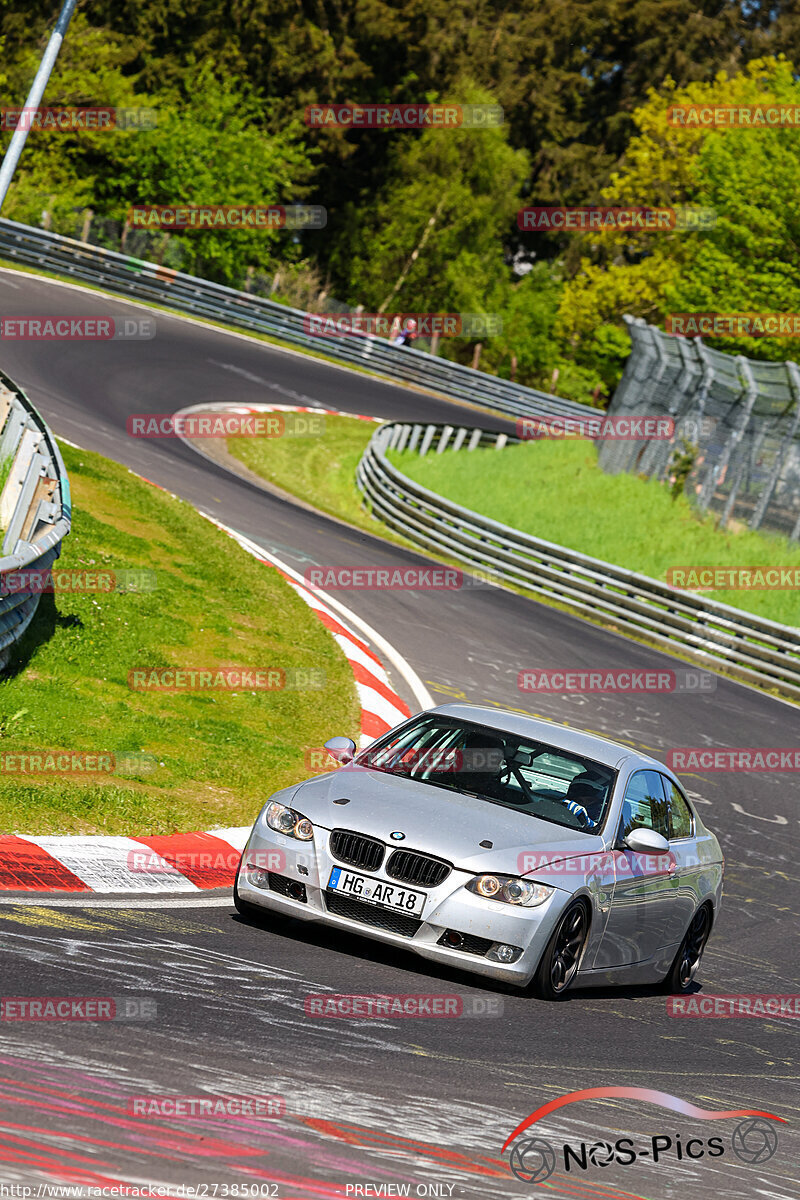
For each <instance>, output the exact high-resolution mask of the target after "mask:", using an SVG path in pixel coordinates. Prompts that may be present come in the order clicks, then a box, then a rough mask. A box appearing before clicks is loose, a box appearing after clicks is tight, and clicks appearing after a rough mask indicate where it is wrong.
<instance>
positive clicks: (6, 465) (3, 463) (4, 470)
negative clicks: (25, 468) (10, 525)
mask: <svg viewBox="0 0 800 1200" xmlns="http://www.w3.org/2000/svg"><path fill="white" fill-rule="evenodd" d="M13 465H14V459H13V458H12V456H11V455H9V456H8V457H7V458H4V459H0V495H2V494H3V488H4V487H5V486H6V480H7V479H8V477H9V475H10V474H11V468H12V466H13ZM4 533H5V529H4V528H3V527H2V525H0V534H4Z"/></svg>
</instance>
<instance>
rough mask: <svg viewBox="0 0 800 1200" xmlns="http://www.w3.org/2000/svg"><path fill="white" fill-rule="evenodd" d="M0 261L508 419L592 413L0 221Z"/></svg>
mask: <svg viewBox="0 0 800 1200" xmlns="http://www.w3.org/2000/svg"><path fill="white" fill-rule="evenodd" d="M0 257H2V258H5V259H10V260H12V261H14V262H20V263H24V264H26V265H27V266H34V267H40V268H41V269H42V270H46V271H54V272H56V273H57V274H59V275H66V276H68V277H69V278H71V279H75V280H77V281H79V282H81V283H87V284H90V285H92V286H93V287H102V288H103V289H105V290H106V291H109V292H114V293H117V294H119V295H122V296H127V297H129V298H132V299H136V300H144V301H147V302H149V303H153V304H162V305H164V306H165V307H168V308H173V309H176V310H177V311H178V312H182V313H188V314H190V315H191V316H196V317H202V318H205V319H208V320H212V321H220V322H224V323H225V324H228V325H233V326H235V327H236V328H238V329H247V330H250V331H251V332H254V333H263V334H268V335H269V336H270V337H276V338H280V339H281V340H282V341H284V342H288V343H289V344H290V345H293V346H300V347H303V348H304V349H306V350H315V351H316V352H317V353H319V354H325V355H326V356H327V357H328V358H333V359H335V360H336V361H338V362H344V363H348V364H349V365H351V366H360V367H365V368H367V369H368V370H371V371H375V372H376V373H377V374H379V375H384V376H387V377H388V378H390V379H396V380H399V381H401V382H403V383H411V384H416V385H417V386H418V387H423V388H426V389H428V390H429V391H433V392H438V393H440V394H442V395H444V396H449V397H454V398H455V399H458V400H464V401H467V402H469V403H470V404H476V405H479V406H480V407H482V408H488V409H493V410H496V411H497V412H500V413H505V414H508V415H510V416H512V417H514V416H553V415H562V416H585V415H586V413H587V411H588V412H594V411H595V410H594V409H591V408H589V406H588V405H585V404H578V403H576V402H575V401H573V400H564V399H562V398H561V397H559V396H550V395H548V394H547V393H546V392H540V391H537V390H536V389H535V388H527V387H521V386H520V385H518V384H514V383H511V382H510V381H509V380H507V379H499V378H497V376H495V375H486V374H484V373H482V372H481V371H476V370H473V369H472V367H465V366H462V365H461V364H460V363H454V362H448V361H447V360H446V359H442V358H437V357H436V356H435V355H433V354H428V353H426V352H425V351H423V350H413V349H412V348H411V347H410V346H394V345H392V344H391V343H390V342H389V341H387V340H386V339H384V338H375V337H369V336H366V335H349V336H344V337H341V336H330V335H324V336H323V335H317V334H312V333H309V332H308V330H307V328H306V324H307V321H308V318H309V317H310V316H311V315H312V314H309V313H305V312H302V311H301V310H300V309H297V308H289V307H288V306H287V305H284V304H278V303H277V302H276V301H274V300H267V299H265V298H264V297H262V296H251V295H248V294H247V293H246V292H237V291H235V290H234V289H233V288H229V287H224V286H223V285H222V284H219V283H211V282H209V281H208V280H206V279H198V278H196V277H195V276H194V275H185V274H184V273H183V272H181V271H173V270H172V269H171V268H168V267H160V266H159V265H158V264H157V263H150V262H145V261H144V260H143V259H138V258H131V257H130V256H126V255H125V254H120V253H118V252H117V251H116V250H107V249H105V248H104V247H102V246H92V245H89V244H88V243H86V242H79V241H76V240H75V239H74V238H67V237H62V236H61V235H60V234H57V233H51V232H49V231H48V230H45V229H36V228H35V227H34V226H31V225H20V224H18V223H17V222H16V221H8V220H0Z"/></svg>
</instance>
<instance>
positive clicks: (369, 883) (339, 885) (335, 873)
mask: <svg viewBox="0 0 800 1200" xmlns="http://www.w3.org/2000/svg"><path fill="white" fill-rule="evenodd" d="M328 888H329V889H330V891H332V892H340V893H342V894H344V895H346V896H355V897H356V899H358V900H366V901H367V903H368V904H377V905H378V906H379V907H380V908H391V909H393V910H394V911H396V912H404V913H407V914H408V915H409V916H410V917H418V916H420V915H421V913H422V910H423V908H424V907H425V893H424V892H411V891H409V889H408V888H404V887H398V885H397V884H396V883H385V882H384V881H383V880H382V879H373V878H372V877H371V876H370V875H357V874H356V873H355V871H348V870H346V868H344V867H334V868H333V870H332V871H331V877H330V879H329V880H328Z"/></svg>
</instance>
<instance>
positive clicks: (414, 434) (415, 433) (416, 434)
mask: <svg viewBox="0 0 800 1200" xmlns="http://www.w3.org/2000/svg"><path fill="white" fill-rule="evenodd" d="M422 428H423V427H422V425H415V426H414V427H413V429H412V430H411V440H410V442H409V443H408V452H409V454H413V452H414V451H415V450H416V448H417V442H418V441H419V439H420V436H421V434H422Z"/></svg>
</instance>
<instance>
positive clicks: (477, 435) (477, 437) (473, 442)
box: [467, 429, 483, 450]
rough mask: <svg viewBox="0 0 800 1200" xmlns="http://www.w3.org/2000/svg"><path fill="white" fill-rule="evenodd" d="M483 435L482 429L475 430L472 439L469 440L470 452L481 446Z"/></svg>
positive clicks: (468, 447)
mask: <svg viewBox="0 0 800 1200" xmlns="http://www.w3.org/2000/svg"><path fill="white" fill-rule="evenodd" d="M482 433H483V430H482V429H473V431H472V437H471V438H470V439H469V445H468V446H467V449H468V450H475V449H476V448H477V447H478V446H479V445H480V441H481V434H482Z"/></svg>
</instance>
